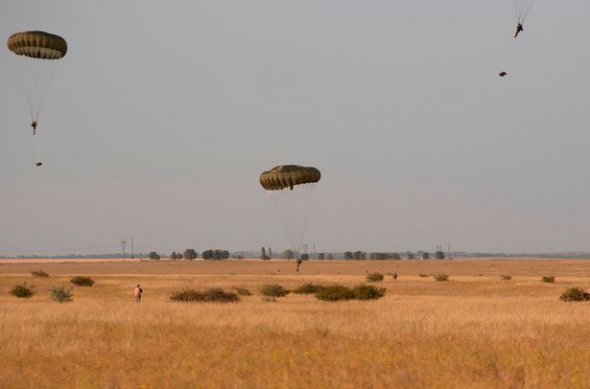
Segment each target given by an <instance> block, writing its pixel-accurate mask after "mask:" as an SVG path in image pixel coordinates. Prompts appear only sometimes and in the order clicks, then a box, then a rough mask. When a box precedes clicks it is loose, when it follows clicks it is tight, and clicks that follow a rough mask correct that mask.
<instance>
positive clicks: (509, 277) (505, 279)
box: [500, 274, 512, 281]
mask: <svg viewBox="0 0 590 389" xmlns="http://www.w3.org/2000/svg"><path fill="white" fill-rule="evenodd" d="M500 278H502V279H503V280H504V281H510V280H511V279H512V276H511V275H508V274H502V275H501V276H500Z"/></svg>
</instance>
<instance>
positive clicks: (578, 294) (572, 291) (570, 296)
mask: <svg viewBox="0 0 590 389" xmlns="http://www.w3.org/2000/svg"><path fill="white" fill-rule="evenodd" d="M559 299H560V300H562V301H590V293H586V291H585V290H584V289H582V288H569V289H568V290H566V291H565V292H563V293H562V294H561V296H559Z"/></svg>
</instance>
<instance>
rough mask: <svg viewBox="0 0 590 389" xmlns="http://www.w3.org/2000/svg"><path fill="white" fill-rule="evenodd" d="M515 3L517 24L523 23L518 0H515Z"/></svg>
mask: <svg viewBox="0 0 590 389" xmlns="http://www.w3.org/2000/svg"><path fill="white" fill-rule="evenodd" d="M512 2H513V3H514V15H515V16H516V24H518V23H521V20H520V11H519V10H518V0H513V1H512Z"/></svg>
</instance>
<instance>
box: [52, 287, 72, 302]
mask: <svg viewBox="0 0 590 389" xmlns="http://www.w3.org/2000/svg"><path fill="white" fill-rule="evenodd" d="M49 295H50V296H51V298H52V299H53V300H54V301H57V302H58V303H69V302H71V301H73V297H74V294H73V293H72V290H71V289H66V288H65V287H64V286H54V287H52V288H51V289H49Z"/></svg>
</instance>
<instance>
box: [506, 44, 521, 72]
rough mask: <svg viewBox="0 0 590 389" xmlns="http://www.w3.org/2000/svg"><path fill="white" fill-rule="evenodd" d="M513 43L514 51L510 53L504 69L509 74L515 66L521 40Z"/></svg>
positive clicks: (511, 50)
mask: <svg viewBox="0 0 590 389" xmlns="http://www.w3.org/2000/svg"><path fill="white" fill-rule="evenodd" d="M512 41H513V43H512V49H510V53H508V56H507V58H506V61H505V62H504V63H505V64H506V65H505V66H504V68H503V71H505V72H506V73H508V74H510V70H511V69H512V65H513V64H514V59H515V58H516V52H517V51H518V46H519V44H520V40H519V39H513V40H512Z"/></svg>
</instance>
